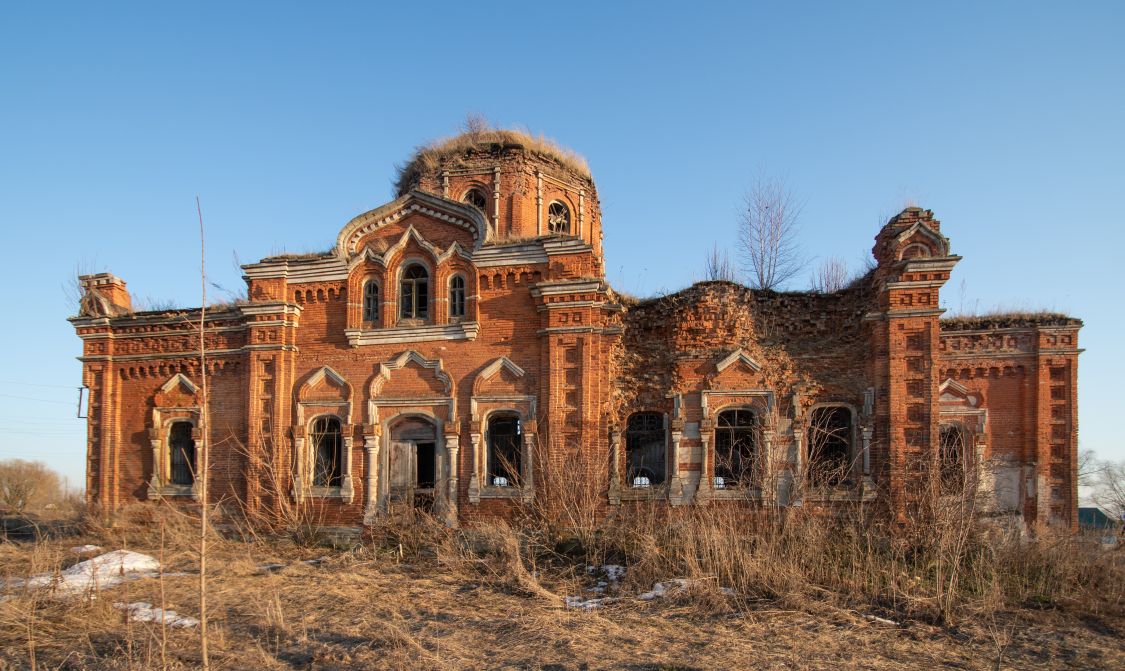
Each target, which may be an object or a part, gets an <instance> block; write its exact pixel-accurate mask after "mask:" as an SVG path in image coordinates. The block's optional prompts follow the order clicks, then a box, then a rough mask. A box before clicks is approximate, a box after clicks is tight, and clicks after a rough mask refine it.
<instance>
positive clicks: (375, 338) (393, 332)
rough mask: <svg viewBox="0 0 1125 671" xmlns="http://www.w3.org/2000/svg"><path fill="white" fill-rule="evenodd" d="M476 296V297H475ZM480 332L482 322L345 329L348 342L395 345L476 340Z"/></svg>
mask: <svg viewBox="0 0 1125 671" xmlns="http://www.w3.org/2000/svg"><path fill="white" fill-rule="evenodd" d="M474 298H475V297H474ZM479 332H480V322H454V323H452V324H427V325H425V326H392V327H390V328H383V329H362V328H358V329H345V330H344V334H345V335H346V336H347V337H348V344H349V345H351V346H352V347H359V346H361V345H395V344H407V343H416V342H429V341H433V340H474V339H476V337H477V334H478V333H479Z"/></svg>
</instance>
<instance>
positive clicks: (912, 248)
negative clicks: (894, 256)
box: [900, 242, 931, 259]
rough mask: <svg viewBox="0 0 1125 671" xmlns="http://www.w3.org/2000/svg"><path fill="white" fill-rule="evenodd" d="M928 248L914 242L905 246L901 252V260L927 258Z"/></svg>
mask: <svg viewBox="0 0 1125 671" xmlns="http://www.w3.org/2000/svg"><path fill="white" fill-rule="evenodd" d="M930 256H931V255H930V248H929V247H928V246H926V245H924V244H922V243H920V242H915V243H912V244H909V245H907V246H906V247H905V248H903V250H902V255H901V256H900V258H902V259H926V258H929V257H930Z"/></svg>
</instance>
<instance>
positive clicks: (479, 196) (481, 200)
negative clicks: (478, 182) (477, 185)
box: [464, 189, 488, 212]
mask: <svg viewBox="0 0 1125 671" xmlns="http://www.w3.org/2000/svg"><path fill="white" fill-rule="evenodd" d="M464 200H465V202H466V203H468V204H469V205H472V206H473V207H475V208H477V209H478V210H480V211H481V212H484V211H485V208H486V207H488V197H487V196H485V195H484V192H483V191H481V190H480V189H469V190H468V191H466V192H465V199H464Z"/></svg>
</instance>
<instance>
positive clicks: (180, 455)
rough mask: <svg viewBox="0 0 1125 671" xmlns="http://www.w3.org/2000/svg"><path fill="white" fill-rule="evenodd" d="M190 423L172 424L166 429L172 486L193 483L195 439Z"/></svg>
mask: <svg viewBox="0 0 1125 671" xmlns="http://www.w3.org/2000/svg"><path fill="white" fill-rule="evenodd" d="M194 428H195V427H194V426H192V423H191V422H173V423H172V426H171V427H170V428H169V429H168V449H169V450H170V454H169V456H170V457H171V459H170V463H171V464H172V469H171V470H172V472H171V476H172V484H174V485H191V484H193V483H194V482H195V439H194V438H192V436H191V432H192V429H194Z"/></svg>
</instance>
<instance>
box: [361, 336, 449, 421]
mask: <svg viewBox="0 0 1125 671" xmlns="http://www.w3.org/2000/svg"><path fill="white" fill-rule="evenodd" d="M410 362H413V363H416V364H418V365H419V366H421V367H422V368H428V369H430V370H432V371H434V377H436V378H437V379H439V380H441V382H442V383H443V384H444V385H445V395H446V396H449V397H452V396H454V395H455V394H454V393H453V380H452V379H451V378H450V377H449V374H448V373H446V372H445V369H444V362H443V361H442V360H441V359H440V358H437V359H427V358H426V357H424V356H422V355H421V354H419V353H418V352H416V351H414V350H412V349H411V350H406V351H405V352H402V353H401V354H399V355H398V356H397V357H395V358H394V359H391V360H390V361H388V362H386V363H381V364H379V374H378V375H376V376H375V379H374V380H372V381H371V390H370V391H371V402H372V403H375V402H376V401H377V400H379V399H378V396H379V393H380V392H381V391H382V390H383V385H384V384H385V383H386V382H387V380H390V379H391V373H392V372H393V371H396V370H398V369H400V368H402V367H403V366H405V365H406V364H408V363H410ZM379 402H381V401H379ZM452 419H454V416H453V415H452V414H451V415H450V420H452Z"/></svg>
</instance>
